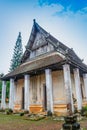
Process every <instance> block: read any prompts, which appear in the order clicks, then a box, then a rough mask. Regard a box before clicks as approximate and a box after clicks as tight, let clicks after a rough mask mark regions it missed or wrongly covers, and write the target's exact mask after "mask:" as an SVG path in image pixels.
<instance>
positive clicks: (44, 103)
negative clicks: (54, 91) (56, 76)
mask: <svg viewBox="0 0 87 130" xmlns="http://www.w3.org/2000/svg"><path fill="white" fill-rule="evenodd" d="M43 107H44V111H46V110H47V92H46V85H43Z"/></svg>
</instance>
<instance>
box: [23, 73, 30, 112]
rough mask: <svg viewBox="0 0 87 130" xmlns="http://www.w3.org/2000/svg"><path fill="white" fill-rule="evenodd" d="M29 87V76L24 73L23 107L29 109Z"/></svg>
mask: <svg viewBox="0 0 87 130" xmlns="http://www.w3.org/2000/svg"><path fill="white" fill-rule="evenodd" d="M29 88H30V76H29V75H25V77H24V109H25V110H28V111H29V104H30V103H29V101H30V99H29V97H30V94H29Z"/></svg>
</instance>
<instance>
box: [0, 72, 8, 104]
mask: <svg viewBox="0 0 87 130" xmlns="http://www.w3.org/2000/svg"><path fill="white" fill-rule="evenodd" d="M3 76H4V74H3V73H1V74H0V78H2V77H3ZM9 90H10V82H9V81H7V82H6V99H9ZM1 98H2V81H1V80H0V102H1Z"/></svg>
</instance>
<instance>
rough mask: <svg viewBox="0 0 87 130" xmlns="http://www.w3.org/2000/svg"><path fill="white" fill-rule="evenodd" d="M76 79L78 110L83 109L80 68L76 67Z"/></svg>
mask: <svg viewBox="0 0 87 130" xmlns="http://www.w3.org/2000/svg"><path fill="white" fill-rule="evenodd" d="M74 80H75V89H76V97H77V107H78V110H81V109H82V95H81V86H80V75H79V69H78V68H76V69H74Z"/></svg>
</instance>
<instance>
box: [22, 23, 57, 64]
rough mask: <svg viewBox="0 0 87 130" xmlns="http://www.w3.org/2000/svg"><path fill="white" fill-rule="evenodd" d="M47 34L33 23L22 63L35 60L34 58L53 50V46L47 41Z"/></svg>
mask: <svg viewBox="0 0 87 130" xmlns="http://www.w3.org/2000/svg"><path fill="white" fill-rule="evenodd" d="M47 34H48V33H47ZM47 34H46V33H45V32H44V31H43V30H42V29H41V28H40V27H39V25H38V24H37V23H36V22H35V21H34V24H33V27H32V31H31V35H30V38H29V41H28V43H27V46H26V50H25V53H24V55H23V58H22V63H24V62H26V61H28V60H30V59H31V58H35V57H36V56H39V55H42V54H44V53H47V52H49V51H52V50H54V47H53V45H51V44H50V43H49V42H48V41H47V37H46V36H47Z"/></svg>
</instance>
